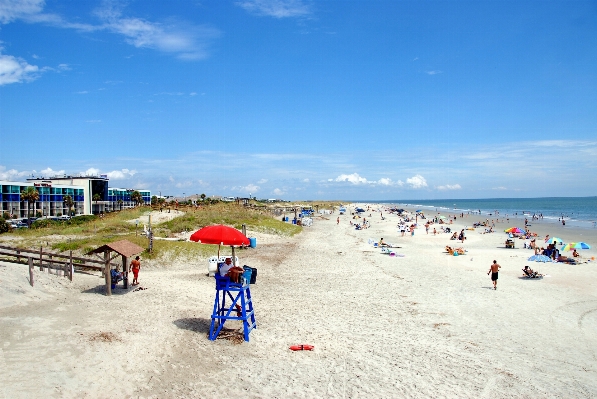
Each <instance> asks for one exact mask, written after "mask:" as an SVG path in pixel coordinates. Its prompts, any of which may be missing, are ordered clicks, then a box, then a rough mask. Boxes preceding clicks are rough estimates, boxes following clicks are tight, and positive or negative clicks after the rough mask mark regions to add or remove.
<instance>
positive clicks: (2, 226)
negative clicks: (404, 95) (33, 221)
mask: <svg viewBox="0 0 597 399" xmlns="http://www.w3.org/2000/svg"><path fill="white" fill-rule="evenodd" d="M11 230H12V229H11V228H10V226H9V224H8V223H7V222H6V220H4V219H0V234H2V233H8V232H9V231H11Z"/></svg>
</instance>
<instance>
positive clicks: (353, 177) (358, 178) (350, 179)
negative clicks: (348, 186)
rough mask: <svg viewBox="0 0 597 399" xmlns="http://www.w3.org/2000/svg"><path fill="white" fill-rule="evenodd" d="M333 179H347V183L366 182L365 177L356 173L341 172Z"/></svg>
mask: <svg viewBox="0 0 597 399" xmlns="http://www.w3.org/2000/svg"><path fill="white" fill-rule="evenodd" d="M334 181H347V182H349V183H352V184H366V183H368V181H367V179H366V178H364V177H361V176H359V174H358V173H353V174H350V175H345V174H342V175H340V176H338V177H336V179H335V180H334Z"/></svg>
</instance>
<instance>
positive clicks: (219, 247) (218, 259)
mask: <svg viewBox="0 0 597 399" xmlns="http://www.w3.org/2000/svg"><path fill="white" fill-rule="evenodd" d="M219 261H220V244H218V262H219Z"/></svg>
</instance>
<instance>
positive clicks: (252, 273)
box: [243, 265, 257, 284]
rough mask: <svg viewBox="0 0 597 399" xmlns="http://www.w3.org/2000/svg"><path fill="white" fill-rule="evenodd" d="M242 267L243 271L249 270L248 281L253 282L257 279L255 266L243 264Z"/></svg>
mask: <svg viewBox="0 0 597 399" xmlns="http://www.w3.org/2000/svg"><path fill="white" fill-rule="evenodd" d="M243 269H245V272H246V271H247V270H251V275H250V281H249V282H250V283H251V284H255V282H256V281H257V269H256V268H255V267H251V266H247V265H244V266H243ZM244 275H245V274H244V273H243V276H244Z"/></svg>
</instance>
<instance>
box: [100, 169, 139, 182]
mask: <svg viewBox="0 0 597 399" xmlns="http://www.w3.org/2000/svg"><path fill="white" fill-rule="evenodd" d="M105 174H106V175H108V179H110V180H123V179H128V178H130V177H133V176H134V175H136V174H137V171H136V170H129V169H121V170H113V171H112V172H108V173H105Z"/></svg>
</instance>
